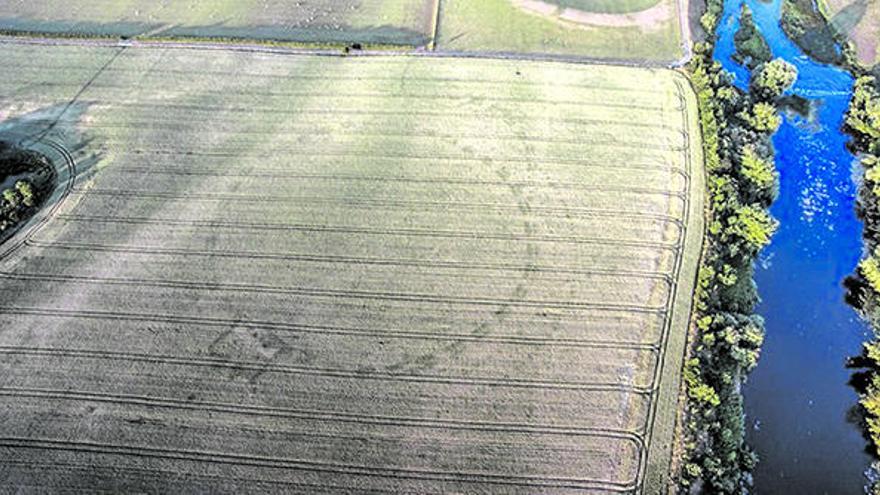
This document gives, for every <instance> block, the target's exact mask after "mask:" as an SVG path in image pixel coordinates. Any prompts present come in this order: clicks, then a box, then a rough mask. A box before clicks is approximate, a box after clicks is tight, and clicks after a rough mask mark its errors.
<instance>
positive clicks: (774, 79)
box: [752, 58, 798, 101]
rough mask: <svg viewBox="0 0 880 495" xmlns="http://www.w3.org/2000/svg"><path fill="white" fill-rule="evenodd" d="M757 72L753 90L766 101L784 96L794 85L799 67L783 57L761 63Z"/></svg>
mask: <svg viewBox="0 0 880 495" xmlns="http://www.w3.org/2000/svg"><path fill="white" fill-rule="evenodd" d="M756 72H757V74H756V75H755V77H753V78H752V90H753V91H754V93H755V94H756V95H757V96H758V98H760V99H762V100H764V101H772V100H775V99H776V98H779V97H780V96H782V93H785V92H786V91H787V90H788V89H790V88H791V87H792V86H793V85H794V83H795V81H796V80H797V76H798V71H797V67H795V66H794V65H792V64H790V63H788V62H786V61H785V60H782V59H781V58H777V59H775V60H772V61H770V62H767V63H766V64H763V65H761V66H760V67H758V69H757V71H756Z"/></svg>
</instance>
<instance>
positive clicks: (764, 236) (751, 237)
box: [726, 205, 779, 255]
mask: <svg viewBox="0 0 880 495" xmlns="http://www.w3.org/2000/svg"><path fill="white" fill-rule="evenodd" d="M727 221H728V227H727V230H726V234H727V235H728V237H729V238H730V240H732V241H734V242H737V244H738V245H740V246H742V247H743V248H744V249H745V250H746V252H748V253H749V254H751V255H755V254H757V253H758V251H760V250H761V249H762V248H764V246H766V245H768V244H770V238H771V237H773V234H774V233H776V229H777V228H778V226H779V224H778V222H777V221H776V220H775V219H774V218H773V217H771V216H770V214H769V213H767V210H765V209H763V208H761V207H758V206H753V205H748V206H742V207H740V208H739V209H738V210H737V211H736V213H735V214H734V215H733V216H731V217H730V218H728V219H727Z"/></svg>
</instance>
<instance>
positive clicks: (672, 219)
mask: <svg viewBox="0 0 880 495" xmlns="http://www.w3.org/2000/svg"><path fill="white" fill-rule="evenodd" d="M73 192H74V193H76V194H79V195H84V196H85V195H93V196H123V197H136V198H162V199H171V200H177V199H185V200H187V201H223V202H243V203H293V204H297V205H307V206H312V205H337V206H340V205H341V206H363V207H371V208H393V209H398V208H405V209H406V211H408V212H409V211H419V209H421V210H422V211H437V210H440V211H446V210H463V211H480V212H484V211H493V212H505V213H506V212H519V213H528V214H530V215H535V216H546V217H552V218H562V217H564V216H575V217H578V218H590V217H604V218H607V217H612V218H620V219H630V220H638V219H644V220H657V221H662V222H667V223H670V224H673V225H676V226H677V227H681V220H680V218H679V217H680V215H669V214H659V213H646V212H644V211H632V210H615V209H612V208H591V207H579V206H531V205H517V204H509V203H466V202H461V201H414V200H395V199H391V198H382V199H370V198H371V197H374V196H360V197H359V196H356V195H353V194H352V195H348V196H345V197H341V198H333V197H326V196H292V195H284V196H271V195H259V194H235V193H198V192H181V193H174V192H164V191H145V190H138V189H111V188H108V189H101V188H95V187H90V188H86V189H80V188H74V189H73Z"/></svg>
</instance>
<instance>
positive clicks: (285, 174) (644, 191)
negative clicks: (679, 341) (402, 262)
mask: <svg viewBox="0 0 880 495" xmlns="http://www.w3.org/2000/svg"><path fill="white" fill-rule="evenodd" d="M199 168H200V167H192V166H188V167H187V168H175V167H168V166H165V167H162V166H158V167H157V166H153V167H144V166H137V165H123V164H120V165H118V166H115V167H113V170H112V173H114V174H128V175H137V174H142V175H159V176H208V177H218V178H240V177H257V178H266V179H295V180H302V181H318V180H324V181H340V182H345V181H351V182H384V183H402V184H456V185H463V186H498V187H523V188H528V187H532V188H536V189H551V190H556V189H560V190H577V191H595V192H615V193H630V194H635V195H641V196H644V195H653V196H663V197H667V198H670V197H674V198H679V199H685V193H684V191H671V190H669V189H659V188H648V187H625V186H619V187H618V186H613V185H610V184H601V185H588V184H578V183H575V182H557V181H546V182H543V181H524V180H509V181H501V180H473V179H458V178H455V177H418V176H409V177H407V176H393V175H388V176H380V175H357V174H308V173H295V172H290V171H289V169H285V168H269V167H259V168H257V169H250V170H243V171H240V172H236V171H233V170H217V169H216V168H208V167H204V168H201V170H199Z"/></svg>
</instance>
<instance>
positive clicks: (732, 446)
mask: <svg viewBox="0 0 880 495" xmlns="http://www.w3.org/2000/svg"><path fill="white" fill-rule="evenodd" d="M719 8H720V2H710V3H709V5H708V9H707V13H706V15H705V16H704V17H703V20H702V24H703V26H704V28H706V30H707V32H709V33H716V29H717V28H718V21H719V16H718V15H717V14H718V13H719V12H720V11H719ZM746 14H747V13H746V12H744V15H746ZM715 38H716V37H711V39H713V40H714V39H715ZM713 53H714V43H713V42H712V41H710V42H707V43H701V44H698V45H697V47H696V49H695V55H694V59H693V60H692V62H691V64H690V65H689V66H688V71H689V73H690V76H691V81H692V84H693V85H694V87H695V89H696V91H697V95H698V101H699V105H700V117H701V125H702V130H703V143H704V155H705V157H706V169H707V173H708V184H709V188H708V194H709V197H710V199H709V208H708V210H707V212H706V214H707V225H708V226H709V227H708V229H707V235H706V240H705V246H706V248H705V251H704V255H703V260H702V268H701V270H700V275H699V280H698V287H697V293H696V306H695V307H696V312H695V320H694V328H693V329H692V335H691V338H692V343H691V346H690V354H689V358H688V360H687V361H686V364H685V370H684V384H685V385H684V388H685V395H686V397H687V408H686V409H687V412H686V414H685V415H684V420H683V439H684V440H683V442H684V445H683V448H684V451H685V455H684V458H685V461H684V462H683V464H682V466H681V473H680V477H679V480H680V484H681V487H682V488H683V489H686V490H695V491H697V492H705V493H741V492H743V491H745V490H747V489H748V487H749V486H750V485H751V474H750V473H751V470H752V469H753V468H754V466H755V463H756V461H757V458H756V456H755V454H754V452H753V451H752V450H751V449H750V448H749V446H748V445H746V443H745V418H744V410H743V397H742V392H741V389H742V384H743V383H744V381H745V379H746V376H747V375H748V373H749V372H750V371H751V370H752V369H754V367H755V365H756V364H757V361H758V356H759V354H760V350H761V345H762V343H763V340H764V322H763V320H762V319H761V317H760V316H757V315H756V314H755V307H756V305H757V303H758V296H757V292H756V290H755V283H754V280H753V274H754V263H755V260H756V259H757V257H758V254H759V253H760V251H761V250H762V249H763V248H764V247H766V246H767V245H768V244H769V242H770V239H771V237H772V235H773V233H774V232H775V230H776V229H777V226H778V224H777V222H776V221H775V220H774V219H773V218H772V217H771V216H770V214H769V213H768V208H769V206H770V204H771V203H772V202H773V200H774V199H775V197H776V195H777V191H778V174H777V173H776V171H775V168H774V156H773V155H774V151H773V146H772V144H771V142H770V138H771V136H772V135H773V134H774V133H775V132H776V130H777V129H778V127H779V125H780V124H781V118H780V117H779V115H778V109H777V107H776V104H777V101H778V99H779V97H780V96H781V95H782V93H784V92H785V91H786V90H787V88H788V87H790V86H791V84H793V83H794V79H795V78H796V71H795V69H794V68H793V66H791V65H789V64H787V63H785V62H783V61H773V62H768V63H761V64H756V65H755V68H754V73H753V74H754V77H753V80H752V85H751V87H750V88H748V89H747V90H742V89H740V88H737V87H736V86H735V85H734V84H733V78H732V76H731V75H730V74H728V73H726V72H725V71H724V70H723V69H721V67H720V65H718V64H716V63H715V62H714V60H713Z"/></svg>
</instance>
